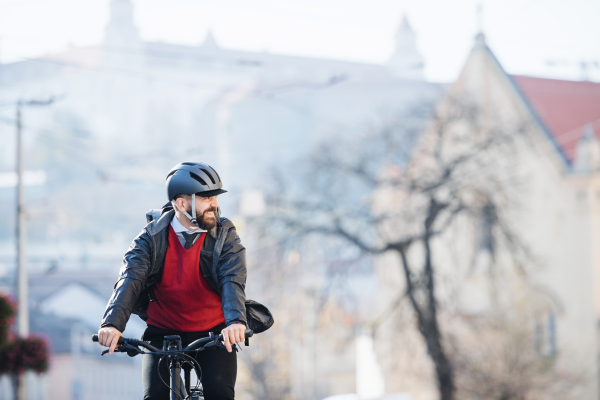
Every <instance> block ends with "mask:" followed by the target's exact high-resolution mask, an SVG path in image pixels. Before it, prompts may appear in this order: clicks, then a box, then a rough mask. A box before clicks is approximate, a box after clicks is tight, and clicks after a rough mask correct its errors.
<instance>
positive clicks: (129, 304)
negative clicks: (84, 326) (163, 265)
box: [100, 230, 152, 332]
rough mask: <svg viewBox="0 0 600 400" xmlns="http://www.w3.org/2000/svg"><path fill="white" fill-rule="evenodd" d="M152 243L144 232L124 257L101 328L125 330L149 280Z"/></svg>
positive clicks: (134, 241)
mask: <svg viewBox="0 0 600 400" xmlns="http://www.w3.org/2000/svg"><path fill="white" fill-rule="evenodd" d="M151 243H152V241H151V239H150V236H149V234H148V233H147V232H146V231H145V230H143V231H142V233H140V234H139V235H138V236H137V237H136V238H135V239H134V240H133V242H132V243H131V245H130V246H129V250H127V253H125V256H124V257H123V263H122V265H121V270H120V271H119V280H118V281H117V283H116V284H115V289H114V290H113V294H112V296H111V297H110V300H109V301H108V305H107V306H106V310H105V311H104V317H103V318H102V323H101V325H100V327H101V328H102V327H105V326H114V327H115V328H117V329H118V330H119V331H121V332H123V331H124V330H125V325H126V324H127V321H128V320H129V317H130V315H131V312H132V310H133V306H134V305H135V302H136V300H137V298H138V297H139V295H140V293H141V292H142V290H143V289H144V284H145V283H146V279H147V278H148V272H149V271H150V266H151V263H152V245H151Z"/></svg>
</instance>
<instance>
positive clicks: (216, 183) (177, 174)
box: [165, 162, 227, 229]
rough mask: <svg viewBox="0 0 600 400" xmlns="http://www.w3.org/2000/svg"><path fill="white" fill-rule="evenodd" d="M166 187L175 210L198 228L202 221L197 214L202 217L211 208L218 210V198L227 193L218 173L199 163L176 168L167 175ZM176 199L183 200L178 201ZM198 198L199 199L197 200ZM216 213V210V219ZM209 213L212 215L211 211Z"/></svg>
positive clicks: (181, 165) (185, 164)
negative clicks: (198, 219) (197, 217)
mask: <svg viewBox="0 0 600 400" xmlns="http://www.w3.org/2000/svg"><path fill="white" fill-rule="evenodd" d="M165 186H166V190H167V197H168V198H169V201H170V202H171V203H172V204H173V207H174V208H175V210H176V211H178V212H181V213H183V214H184V215H185V216H186V217H187V218H189V219H190V221H191V222H192V223H193V224H196V225H198V226H200V224H201V223H202V221H197V219H196V213H197V212H198V214H199V215H200V214H203V213H204V212H205V211H206V210H208V209H210V208H215V209H216V208H218V207H219V203H218V201H217V200H216V196H217V195H219V194H221V193H226V192H227V191H226V190H224V189H223V183H222V182H221V177H220V176H219V174H218V173H217V171H215V169H214V168H213V167H211V166H210V165H208V164H204V163H199V162H184V163H181V164H177V165H176V166H174V167H173V168H172V169H171V171H169V174H168V175H167V181H166V184H165ZM176 197H178V198H179V199H181V200H177V201H176V200H175V198H176ZM196 197H199V199H198V200H196ZM210 199H212V200H210ZM188 203H189V204H188ZM178 206H180V207H178ZM182 207H183V208H182ZM216 212H217V211H216V210H215V211H214V214H215V217H216ZM190 213H191V215H190ZM208 213H209V214H210V211H208ZM209 219H210V218H209ZM215 223H216V220H215ZM203 229H206V228H203Z"/></svg>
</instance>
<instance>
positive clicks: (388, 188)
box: [272, 99, 526, 400]
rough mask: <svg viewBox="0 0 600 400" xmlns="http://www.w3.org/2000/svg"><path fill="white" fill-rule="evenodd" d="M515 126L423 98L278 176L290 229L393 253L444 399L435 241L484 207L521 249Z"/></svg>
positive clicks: (279, 204)
mask: <svg viewBox="0 0 600 400" xmlns="http://www.w3.org/2000/svg"><path fill="white" fill-rule="evenodd" d="M425 126H426V129H424V128H425ZM521 132H522V131H521V129H520V128H519V127H518V126H517V125H516V124H508V123H507V122H506V121H497V120H494V119H493V116H492V115H489V114H485V113H484V112H482V110H480V109H479V108H477V107H476V106H474V105H473V103H471V102H469V101H465V100H464V99H449V100H447V101H446V102H444V106H443V107H437V108H435V109H434V108H433V107H432V105H427V104H425V105H421V106H419V107H415V108H413V109H411V110H410V111H409V112H407V113H406V114H404V115H401V116H400V117H399V118H398V119H396V120H394V121H392V122H391V123H389V124H386V125H385V126H383V127H379V128H376V129H373V130H372V131H370V132H367V133H366V134H365V135H364V136H363V137H361V138H359V139H358V140H345V139H340V138H338V139H337V140H333V141H328V142H326V143H324V144H322V145H321V146H320V147H319V148H318V149H317V150H316V151H315V152H314V153H313V154H312V156H311V158H310V160H309V161H308V162H306V163H305V164H303V165H304V166H303V167H297V166H296V167H295V168H294V170H293V171H292V172H291V173H290V174H288V175H285V174H284V173H282V174H280V176H279V180H278V182H279V185H278V187H277V189H276V191H275V194H274V196H273V198H272V208H273V209H274V210H276V211H277V213H276V220H277V221H280V222H281V223H282V225H283V226H285V227H287V228H288V229H290V230H292V231H293V232H302V233H305V234H321V235H329V236H333V237H337V238H343V239H344V240H345V241H347V242H348V243H350V244H351V245H352V246H354V247H355V248H357V249H359V250H360V251H361V252H363V253H367V254H371V255H379V254H383V253H386V252H393V253H395V254H397V255H398V257H399V259H400V265H401V270H402V274H403V276H404V280H405V286H404V287H403V288H402V289H401V290H402V291H403V292H402V293H401V295H402V297H403V298H406V299H408V301H409V303H410V305H411V308H412V310H413V311H414V313H415V316H416V321H417V328H418V331H419V332H420V334H421V336H422V338H423V340H424V342H425V345H426V348H427V352H428V354H429V356H430V358H431V360H432V361H433V364H434V367H435V376H436V380H437V385H438V389H439V393H440V397H441V399H442V400H451V399H453V398H454V396H455V392H456V382H455V371H454V368H453V365H452V362H451V359H450V357H449V354H448V350H447V348H446V345H445V342H444V332H443V329H442V327H441V326H440V319H439V312H440V311H439V301H438V298H437V296H438V294H439V293H438V291H439V289H438V288H437V281H436V271H437V270H439V268H440V265H439V264H436V256H435V252H436V244H437V241H439V240H440V238H441V237H443V236H444V235H446V236H447V235H449V234H450V233H451V232H453V230H456V224H457V221H459V220H460V219H461V218H463V217H464V218H472V219H481V218H482V216H483V215H485V216H486V217H487V218H488V222H489V224H490V225H491V226H490V229H489V232H490V235H493V236H494V238H493V239H494V240H495V241H496V242H498V243H499V242H502V244H503V245H504V246H506V247H508V248H510V250H511V254H512V255H513V256H514V257H515V258H518V257H520V256H524V255H526V249H525V247H524V246H523V245H522V243H521V241H520V240H519V239H518V237H517V235H516V234H515V233H514V232H513V231H512V229H511V228H510V223H509V218H508V217H507V216H506V215H505V210H507V209H508V203H509V202H510V201H511V193H510V190H507V186H509V187H510V186H511V185H510V184H509V185H507V183H509V182H507V177H508V178H510V175H511V171H512V168H511V164H512V161H513V160H514V158H515V156H516V153H517V146H516V141H517V140H518V138H519V136H521ZM296 165H298V164H296ZM499 171H503V173H499ZM290 182H296V183H297V182H299V183H300V185H294V184H290ZM490 240H492V239H491V238H490ZM516 264H519V265H522V263H516Z"/></svg>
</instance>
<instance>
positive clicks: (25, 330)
mask: <svg viewBox="0 0 600 400" xmlns="http://www.w3.org/2000/svg"><path fill="white" fill-rule="evenodd" d="M54 101H55V98H54V97H51V98H49V99H47V100H29V101H22V100H19V101H18V102H17V104H16V106H17V111H16V113H17V115H16V121H15V122H16V125H17V126H16V128H17V232H16V239H17V334H18V336H19V337H22V338H25V337H27V336H29V301H28V292H29V290H28V289H29V284H28V279H27V263H26V261H27V258H26V255H25V243H26V241H27V228H26V214H25V198H24V191H23V175H24V174H23V125H22V123H21V113H22V108H23V106H38V107H43V106H49V105H50V104H52V103H54ZM13 382H14V384H15V385H16V388H15V389H16V390H15V391H16V392H17V399H18V400H26V399H27V386H26V385H25V376H24V375H23V376H18V377H13Z"/></svg>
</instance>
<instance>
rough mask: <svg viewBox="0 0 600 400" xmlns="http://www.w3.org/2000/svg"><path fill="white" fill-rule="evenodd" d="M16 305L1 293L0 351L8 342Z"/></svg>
mask: <svg viewBox="0 0 600 400" xmlns="http://www.w3.org/2000/svg"><path fill="white" fill-rule="evenodd" d="M15 311H16V307H15V305H14V304H13V303H12V301H10V299H9V298H8V297H6V296H2V295H0V351H2V349H3V348H4V347H5V346H6V345H7V344H8V332H9V330H10V325H11V324H12V323H13V318H14V316H15Z"/></svg>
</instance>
